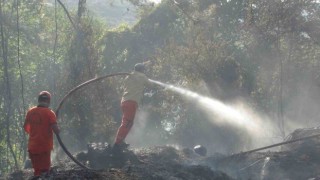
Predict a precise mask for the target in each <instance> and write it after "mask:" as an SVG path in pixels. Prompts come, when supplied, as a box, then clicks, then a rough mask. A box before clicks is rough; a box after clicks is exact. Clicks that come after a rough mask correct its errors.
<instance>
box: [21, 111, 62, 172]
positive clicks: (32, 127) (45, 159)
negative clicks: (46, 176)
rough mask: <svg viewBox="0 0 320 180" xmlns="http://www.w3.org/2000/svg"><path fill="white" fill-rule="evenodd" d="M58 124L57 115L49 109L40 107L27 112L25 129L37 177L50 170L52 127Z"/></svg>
mask: <svg viewBox="0 0 320 180" xmlns="http://www.w3.org/2000/svg"><path fill="white" fill-rule="evenodd" d="M56 123H57V120H56V115H55V113H54V112H53V111H52V110H51V109H49V108H46V107H39V106H38V107H33V108H31V109H30V110H29V111H28V112H27V115H26V119H25V123H24V129H25V131H26V132H27V133H28V134H29V141H28V152H29V157H30V159H31V162H32V167H33V169H34V175H35V176H39V175H41V173H42V172H48V171H49V170H50V166H51V159H50V155H51V150H52V149H53V131H52V125H54V124H56Z"/></svg>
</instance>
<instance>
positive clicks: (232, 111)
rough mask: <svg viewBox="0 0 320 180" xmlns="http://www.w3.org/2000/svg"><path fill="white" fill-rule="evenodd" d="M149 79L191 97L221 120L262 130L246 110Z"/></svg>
mask: <svg viewBox="0 0 320 180" xmlns="http://www.w3.org/2000/svg"><path fill="white" fill-rule="evenodd" d="M149 81H151V82H152V83H155V84H157V85H160V86H162V87H164V88H166V89H168V90H171V91H174V92H176V93H179V94H181V95H183V96H185V97H187V98H190V99H192V100H193V101H194V102H196V103H198V104H199V105H201V106H202V108H203V109H206V110H209V111H210V112H211V113H214V114H215V116H217V117H221V118H222V119H223V122H228V123H230V124H232V125H236V126H240V127H243V128H245V129H247V130H249V131H251V132H261V130H262V129H261V128H260V126H259V125H258V123H257V122H256V121H254V119H253V117H251V116H250V114H249V113H247V112H241V111H239V110H237V109H236V108H234V107H232V106H230V105H226V104H224V103H222V102H221V101H219V100H216V99H212V98H209V97H205V96H202V95H199V94H198V93H195V92H192V91H190V90H187V89H184V88H180V87H176V86H173V85H170V84H165V83H162V82H159V81H155V80H151V79H149ZM215 121H219V119H216V120H215Z"/></svg>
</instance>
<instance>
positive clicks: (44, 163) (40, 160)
mask: <svg viewBox="0 0 320 180" xmlns="http://www.w3.org/2000/svg"><path fill="white" fill-rule="evenodd" d="M50 155H51V151H48V152H43V153H31V152H29V158H30V159H31V163H32V167H33V169H34V175H35V176H40V175H41V173H45V172H49V170H50V166H51V159H50Z"/></svg>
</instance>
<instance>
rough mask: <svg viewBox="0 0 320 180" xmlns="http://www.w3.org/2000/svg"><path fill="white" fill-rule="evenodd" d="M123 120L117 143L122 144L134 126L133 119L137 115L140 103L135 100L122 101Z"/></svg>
mask: <svg viewBox="0 0 320 180" xmlns="http://www.w3.org/2000/svg"><path fill="white" fill-rule="evenodd" d="M121 108H122V113H123V114H122V121H121V125H120V127H119V129H118V132H117V136H116V139H115V144H120V143H121V142H122V141H124V139H125V138H126V137H127V135H128V133H129V131H130V129H131V128H132V126H133V120H134V117H135V115H136V111H137V108H138V104H137V102H135V101H130V100H129V101H124V102H122V103H121Z"/></svg>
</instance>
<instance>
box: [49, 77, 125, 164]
mask: <svg viewBox="0 0 320 180" xmlns="http://www.w3.org/2000/svg"><path fill="white" fill-rule="evenodd" d="M127 75H129V73H126V72H122V73H114V74H108V75H105V76H101V77H96V78H93V79H90V80H88V81H86V82H84V83H82V84H79V85H78V86H76V87H75V88H73V89H72V90H70V91H69V92H68V93H67V94H66V95H65V96H64V97H63V98H62V100H61V101H60V103H59V106H58V108H57V109H56V111H55V113H56V116H57V118H58V116H59V111H60V109H61V107H62V105H63V103H64V102H65V101H66V100H67V98H68V97H70V95H72V94H73V93H74V92H76V91H77V90H79V89H81V88H82V87H84V86H86V85H88V84H91V83H93V82H97V81H99V80H102V79H105V78H109V77H113V76H127ZM56 137H57V140H58V142H59V144H60V146H61V148H62V149H63V151H64V152H65V153H66V154H67V155H68V156H69V158H70V159H71V160H72V161H73V162H75V163H76V164H77V165H79V166H80V167H82V168H84V169H90V168H88V167H86V166H85V165H83V164H82V163H81V162H79V161H78V160H77V159H76V158H74V157H73V155H72V154H71V153H70V152H69V151H68V149H67V148H66V146H65V145H64V144H63V142H62V140H61V138H60V136H59V134H56Z"/></svg>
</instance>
